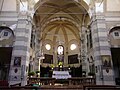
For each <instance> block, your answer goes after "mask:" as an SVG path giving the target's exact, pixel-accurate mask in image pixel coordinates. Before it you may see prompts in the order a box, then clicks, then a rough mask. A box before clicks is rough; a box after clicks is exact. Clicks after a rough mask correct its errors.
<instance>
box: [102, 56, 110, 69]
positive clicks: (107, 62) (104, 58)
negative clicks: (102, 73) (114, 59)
mask: <svg viewBox="0 0 120 90" xmlns="http://www.w3.org/2000/svg"><path fill="white" fill-rule="evenodd" d="M101 58H102V63H103V68H105V69H106V68H111V57H110V56H109V55H102V56H101Z"/></svg>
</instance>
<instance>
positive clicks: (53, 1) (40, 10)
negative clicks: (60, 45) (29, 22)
mask: <svg viewBox="0 0 120 90" xmlns="http://www.w3.org/2000/svg"><path fill="white" fill-rule="evenodd" d="M88 9H89V8H88V6H87V4H86V3H85V2H84V1H82V0H46V1H45V2H42V3H40V2H38V3H37V4H36V6H35V10H36V12H35V14H34V22H35V24H36V27H38V28H39V30H40V32H42V37H40V38H42V39H43V40H46V39H49V40H51V41H52V42H53V43H56V42H57V41H62V42H65V44H68V42H69V41H71V40H73V39H75V40H77V41H78V43H80V31H81V27H82V25H87V23H88V22H89V15H88V12H87V11H88Z"/></svg>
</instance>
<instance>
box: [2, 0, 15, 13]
mask: <svg viewBox="0 0 120 90" xmlns="http://www.w3.org/2000/svg"><path fill="white" fill-rule="evenodd" d="M2 1H3V0H0V7H1V3H2ZM16 2H17V1H16V0H4V3H3V7H2V11H16V10H17V4H16Z"/></svg>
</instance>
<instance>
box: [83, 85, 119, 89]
mask: <svg viewBox="0 0 120 90" xmlns="http://www.w3.org/2000/svg"><path fill="white" fill-rule="evenodd" d="M83 90H120V86H117V85H83Z"/></svg>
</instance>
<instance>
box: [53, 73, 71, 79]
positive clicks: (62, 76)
mask: <svg viewBox="0 0 120 90" xmlns="http://www.w3.org/2000/svg"><path fill="white" fill-rule="evenodd" d="M52 78H55V79H68V78H71V75H70V74H69V71H53V75H52Z"/></svg>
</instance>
